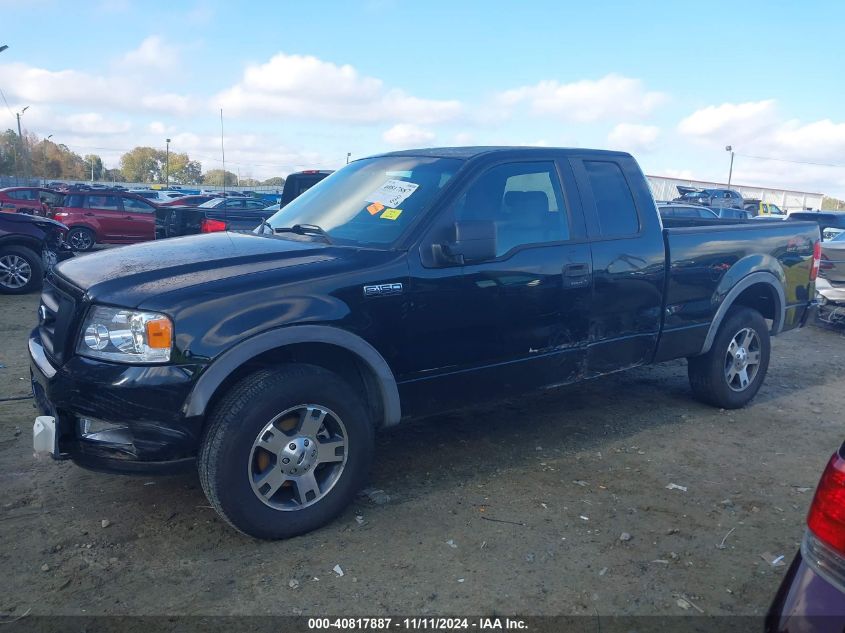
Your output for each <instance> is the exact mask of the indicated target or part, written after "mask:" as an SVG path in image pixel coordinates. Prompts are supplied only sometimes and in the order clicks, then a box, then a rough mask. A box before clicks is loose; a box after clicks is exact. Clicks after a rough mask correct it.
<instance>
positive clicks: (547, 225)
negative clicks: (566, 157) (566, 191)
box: [455, 161, 569, 257]
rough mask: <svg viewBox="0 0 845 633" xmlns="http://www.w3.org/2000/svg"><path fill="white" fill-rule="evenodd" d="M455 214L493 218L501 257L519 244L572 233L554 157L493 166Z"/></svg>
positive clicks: (476, 219) (563, 237) (562, 238)
mask: <svg viewBox="0 0 845 633" xmlns="http://www.w3.org/2000/svg"><path fill="white" fill-rule="evenodd" d="M455 219H456V220H458V221H463V222H479V221H480V222H485V221H492V222H493V223H494V224H495V228H496V256H497V257H500V256H502V255H504V254H505V253H507V252H508V251H510V250H511V249H513V248H515V247H517V246H524V245H527V244H544V243H548V242H560V241H565V240H568V239H569V217H568V213H567V210H566V205H565V202H564V198H563V194H562V192H561V187H560V181H559V180H558V175H557V170H556V168H555V164H554V163H553V162H551V161H548V162H539V163H508V164H505V165H499V166H497V167H493V168H492V169H490V170H488V171H487V172H485V173H484V174H482V175H481V176H480V177H479V178H478V179H477V180H476V181H475V182H474V183H473V184H472V185H471V186H470V188H469V189H468V190H467V191H466V193H465V194H464V195H463V196H461V198H460V200H459V201H458V203H457V207H456V209H455Z"/></svg>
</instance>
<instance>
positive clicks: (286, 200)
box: [279, 169, 333, 206]
mask: <svg viewBox="0 0 845 633" xmlns="http://www.w3.org/2000/svg"><path fill="white" fill-rule="evenodd" d="M332 173H333V172H332V171H331V170H320V169H308V170H305V171H295V172H293V173H292V174H288V176H287V178H285V184H284V187H282V197H281V199H280V200H279V203H280V204H281V205H282V206H285V205H287V204H290V203H291V202H292V201H294V200H296V198H298V197H299V196H301V195H302V194H303V193H305V192H306V191H308V190H309V189H310V188H311V187H313V186H314V185H316V184H317V183H318V182H320V181H321V180H324V179H326V178H328V177H329V176H330V175H331V174H332Z"/></svg>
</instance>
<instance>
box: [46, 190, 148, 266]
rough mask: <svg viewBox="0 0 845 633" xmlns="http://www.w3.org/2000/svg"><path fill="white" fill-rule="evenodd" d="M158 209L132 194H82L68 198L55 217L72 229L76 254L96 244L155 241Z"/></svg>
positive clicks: (69, 236) (70, 236)
mask: <svg viewBox="0 0 845 633" xmlns="http://www.w3.org/2000/svg"><path fill="white" fill-rule="evenodd" d="M155 210H156V208H155V206H154V205H152V204H151V203H150V202H148V201H147V200H145V199H144V198H142V197H141V196H136V195H134V194H131V193H122V192H119V191H81V192H73V193H69V194H67V195H66V196H65V199H64V202H63V204H62V206H61V207H57V208H56V210H55V212H54V213H53V217H54V218H55V219H56V220H58V221H59V222H61V223H62V224H64V225H66V226H67V227H68V229H69V230H68V234H67V238H66V239H67V243H68V244H69V245H70V247H71V248H72V249H73V250H75V251H89V250H91V249H92V248H94V245H95V244H134V243H135V242H145V241H147V240H152V239H154V238H155Z"/></svg>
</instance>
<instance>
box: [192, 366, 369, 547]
mask: <svg viewBox="0 0 845 633" xmlns="http://www.w3.org/2000/svg"><path fill="white" fill-rule="evenodd" d="M318 412H322V414H324V415H325V417H324V418H321V419H322V422H315V420H317V419H318V418H319V415H318ZM282 414H284V415H282ZM309 416H311V421H312V426H311V427H310V428H311V430H310V431H308V430H305V427H306V424H307V422H308V420H309ZM271 425H278V426H272V428H271ZM291 425H297V428H290V426H291ZM286 426H287V427H288V428H287V429H285V427H286ZM268 428H269V429H270V430H268ZM314 429H319V432H314ZM344 436H345V444H344V448H343V450H342V451H340V449H339V447H335V446H336V443H337V442H338V441H339V440H338V438H340V437H344ZM329 439H332V440H333V441H334V443H333V444H332V445H329V444H328V441H329ZM309 440H310V441H309ZM314 441H316V442H317V444H318V446H317V447H315V446H314V444H313V442H314ZM373 443H374V431H373V424H372V420H371V419H370V416H369V415H368V414H367V410H366V408H365V407H364V403H363V402H362V401H361V399H360V397H359V396H358V395H357V394H356V393H355V391H354V390H353V389H352V387H350V385H349V384H348V383H346V382H345V381H344V380H343V379H342V378H340V377H339V376H338V375H337V374H335V373H333V372H331V371H328V370H326V369H323V368H321V367H317V366H314V365H304V364H302V365H299V364H298V365H283V366H281V367H279V368H276V369H271V370H262V371H258V372H256V373H254V374H251V375H249V376H247V377H246V378H244V379H242V380H241V381H240V382H238V383H237V384H235V386H234V387H232V389H231V390H230V391H228V392H227V393H226V394H225V395H224V396H223V398H222V399H221V400H220V402H219V403H218V404H217V405H216V406H215V407H214V409H213V411H212V413H211V416H210V419H209V423H208V426H207V428H206V429H205V432H204V434H203V438H202V442H201V445H200V452H199V459H198V469H199V477H200V481H201V483H202V487H203V490H204V491H205V494H206V496H207V497H208V500H209V502H210V503H211V505H212V506H213V507H214V509H215V510H217V512H218V513H219V514H220V516H221V517H222V518H223V519H225V520H226V521H227V522H228V523H229V524H230V525H231V526H232V527H234V528H235V529H236V530H239V531H240V532H243V533H244V534H247V535H249V536H253V537H255V538H260V539H282V538H288V537H291V536H296V535H298V534H303V533H305V532H310V531H311V530H314V529H316V528H318V527H321V526H323V525H325V524H326V523H328V522H329V521H331V520H332V519H333V518H335V517H336V516H337V515H338V514H339V513H340V512H341V511H343V509H344V508H345V507H346V506H347V505H348V504H349V503H350V502H351V501H352V499H353V498H354V497H355V494H356V493H357V492H358V490H359V489H360V488H361V486H362V485H363V484H364V482H365V481H366V478H367V475H368V472H369V468H370V463H371V461H372V455H373ZM259 444H260V445H259ZM294 445H296V450H295V451H289V450H288V449H290V448H292V447H294ZM264 446H271V447H272V449H273V450H272V452H271V451H269V450H265V449H264V448H263V447H264ZM338 452H342V458H341V459H342V461H340V460H338V455H337V453H338ZM323 453H324V454H325V455H324V456H325V457H326V458H327V460H326V461H325V462H323V461H320V458H321V454H323ZM330 454H331V455H332V457H329V455H330ZM288 459H289V462H287V465H285V464H283V463H282V462H283V461H284V460H288ZM297 466H299V467H300V470H299V472H298V473H297V474H293V472H295V471H297ZM292 471H293V472H292ZM312 478H313V481H316V482H318V483H317V487H316V488H313V484H309V483H308V482H311V481H312ZM265 481H269V482H270V483H264V484H262V482H265ZM280 481H284V483H283V484H281V485H279V482H280ZM302 482H305V484H303V483H302ZM274 486H276V487H275V488H274ZM309 488H310V489H311V491H310V492H308V489H309ZM312 495H313V496H312ZM303 497H304V498H303Z"/></svg>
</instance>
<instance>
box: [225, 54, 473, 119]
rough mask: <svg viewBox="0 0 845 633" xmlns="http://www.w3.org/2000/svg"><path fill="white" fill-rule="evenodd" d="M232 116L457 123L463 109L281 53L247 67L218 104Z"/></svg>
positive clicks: (352, 70) (349, 69)
mask: <svg viewBox="0 0 845 633" xmlns="http://www.w3.org/2000/svg"><path fill="white" fill-rule="evenodd" d="M215 102H216V104H217V105H219V106H220V107H222V108H223V109H224V110H226V111H227V112H228V113H230V114H234V115H236V116H237V115H244V114H261V115H268V116H295V117H303V118H310V119H322V120H329V121H345V122H354V123H378V122H384V121H399V122H410V121H413V122H415V123H419V124H429V123H437V122H442V121H448V120H452V119H455V118H457V117H458V116H459V115H460V114H461V111H462V106H461V103H460V102H458V101H454V100H435V99H423V98H420V97H415V96H412V95H408V94H406V93H405V92H403V91H402V90H400V89H398V88H388V87H386V86H385V85H384V83H383V82H382V81H381V80H380V79H376V78H374V77H366V76H363V75H361V74H360V73H358V71H357V70H356V69H355V68H354V67H352V66H350V65H348V64H345V65H343V66H338V65H336V64H333V63H331V62H326V61H323V60H321V59H318V58H316V57H313V56H304V55H286V54H285V53H278V54H276V55H274V56H273V57H272V58H270V60H269V61H268V62H266V63H264V64H260V65H251V66H247V68H246V70H245V71H244V74H243V77H242V78H241V80H240V81H239V82H238V83H237V84H235V85H234V86H232V87H230V88H228V89H226V90H224V91H222V92H221V93H220V94H218V95H217V97H216V98H215Z"/></svg>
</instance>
